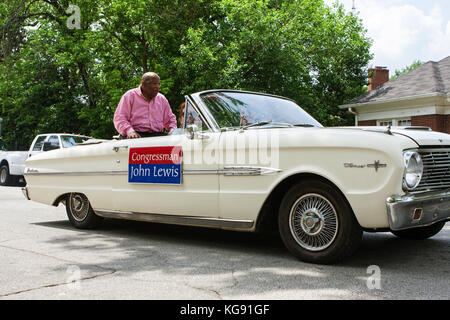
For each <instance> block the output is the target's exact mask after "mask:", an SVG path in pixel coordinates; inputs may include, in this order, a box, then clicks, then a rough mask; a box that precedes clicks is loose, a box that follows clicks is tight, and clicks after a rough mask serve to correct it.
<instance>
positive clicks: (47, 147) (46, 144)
mask: <svg viewBox="0 0 450 320" xmlns="http://www.w3.org/2000/svg"><path fill="white" fill-rule="evenodd" d="M55 149H59V147H58V146H55V145H53V144H52V143H51V142H50V141H45V142H44V145H43V146H42V151H50V150H55Z"/></svg>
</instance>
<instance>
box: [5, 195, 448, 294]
mask: <svg viewBox="0 0 450 320" xmlns="http://www.w3.org/2000/svg"><path fill="white" fill-rule="evenodd" d="M373 266H375V267H373ZM369 267H370V268H369ZM378 274H379V275H380V276H379V277H377V275H378ZM449 298H450V223H447V225H446V227H445V228H444V230H442V231H441V232H440V233H439V234H438V235H437V236H435V237H433V238H432V239H429V240H426V241H420V242H415V241H406V240H400V239H397V238H396V237H394V236H393V235H391V234H390V233H381V234H369V233H365V234H364V241H363V244H362V247H361V249H360V250H359V251H358V252H357V253H356V255H355V256H353V257H352V258H350V259H349V260H347V261H345V262H343V263H341V264H338V265H334V266H321V265H313V264H306V263H302V262H299V261H297V260H296V259H295V258H293V257H292V256H291V255H290V254H289V253H288V252H287V251H286V249H285V248H284V246H283V244H282V242H281V240H280V239H279V238H278V237H275V236H262V235H254V234H248V233H237V232H228V231H220V230H212V229H201V228H190V227H180V226H169V225H161V224H151V223H138V222H132V221H118V220H108V221H106V223H105V224H104V226H103V227H102V228H101V229H99V230H92V231H83V230H76V229H74V228H72V227H71V226H70V224H69V222H68V220H67V218H66V215H65V208H64V206H62V205H60V206H59V207H57V208H55V207H50V206H45V205H41V204H38V203H35V202H31V201H27V200H25V199H24V198H23V195H22V193H21V190H20V188H14V187H0V299H6V300H8V299H169V300H172V299H177V300H178V299H192V300H203V299H219V300H220V299H223V300H228V299H243V300H247V299H258V300H260V299H274V300H279V299H283V300H291V299H449Z"/></svg>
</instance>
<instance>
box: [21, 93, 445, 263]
mask: <svg viewBox="0 0 450 320" xmlns="http://www.w3.org/2000/svg"><path fill="white" fill-rule="evenodd" d="M25 177H26V181H27V187H26V188H24V189H23V191H24V193H25V195H26V197H27V198H28V199H31V200H34V201H38V202H41V203H45V204H49V205H54V206H57V205H58V204H59V203H60V202H62V203H63V204H65V206H66V210H67V215H68V217H69V220H70V222H71V223H72V224H73V226H75V227H76V228H93V227H95V226H97V225H98V224H99V222H101V220H102V219H103V218H118V219H131V220H138V221H150V222H159V223H171V224H181V225H193V226H204V227H211V228H221V229H230V230H238V231H250V232H255V231H261V230H267V229H269V230H270V229H272V230H278V231H279V233H280V235H281V238H282V240H283V242H284V243H285V245H286V247H287V248H288V250H289V251H290V252H292V253H293V254H294V255H295V256H296V257H298V258H300V259H301V260H303V261H307V262H314V263H334V262H336V261H338V260H340V259H342V258H344V257H347V256H349V255H350V254H352V253H353V252H354V251H355V250H356V248H357V247H358V245H359V243H360V242H361V239H362V233H363V231H391V232H393V233H394V234H395V235H397V236H399V237H406V238H414V239H425V238H428V237H431V236H433V235H435V234H436V233H438V232H439V231H440V230H441V229H442V228H443V226H444V225H445V222H446V221H448V220H449V219H450V202H449V200H450V135H447V134H444V133H438V132H433V131H431V130H430V129H429V128H414V127H406V128H389V127H388V128H376V127H372V128H359V127H354V128H324V127H322V125H320V123H318V122H317V121H316V120H314V119H313V118H312V117H311V116H310V115H309V114H307V113H306V112H305V111H303V110H302V109H301V108H300V107H299V106H298V105H296V104H295V103H294V102H293V101H291V100H289V99H286V98H283V97H277V96H272V95H267V94H260V93H253V92H244V91H234V90H211V91H204V92H200V93H195V94H192V95H189V96H186V108H185V116H184V125H183V128H180V129H176V130H174V131H173V132H172V133H171V134H170V135H168V136H157V137H149V138H141V139H130V140H107V141H93V142H87V143H83V144H81V145H78V146H75V147H72V148H68V149H61V150H55V151H49V152H45V153H42V154H39V155H36V156H33V157H31V158H30V159H28V160H27V162H26V172H25Z"/></svg>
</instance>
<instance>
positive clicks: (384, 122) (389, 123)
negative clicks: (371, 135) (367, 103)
mask: <svg viewBox="0 0 450 320" xmlns="http://www.w3.org/2000/svg"><path fill="white" fill-rule="evenodd" d="M378 125H379V126H380V127H387V126H392V120H379V121H378Z"/></svg>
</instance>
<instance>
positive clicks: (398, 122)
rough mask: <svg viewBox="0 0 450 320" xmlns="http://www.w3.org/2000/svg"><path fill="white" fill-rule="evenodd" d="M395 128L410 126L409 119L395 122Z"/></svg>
mask: <svg viewBox="0 0 450 320" xmlns="http://www.w3.org/2000/svg"><path fill="white" fill-rule="evenodd" d="M397 126H399V127H409V126H411V119H401V120H398V121H397Z"/></svg>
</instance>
